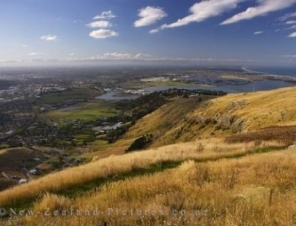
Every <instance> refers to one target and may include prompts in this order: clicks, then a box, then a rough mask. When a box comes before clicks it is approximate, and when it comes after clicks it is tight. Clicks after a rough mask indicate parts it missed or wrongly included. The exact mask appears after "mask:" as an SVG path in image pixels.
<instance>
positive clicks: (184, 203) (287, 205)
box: [0, 88, 296, 225]
mask: <svg viewBox="0 0 296 226" xmlns="http://www.w3.org/2000/svg"><path fill="white" fill-rule="evenodd" d="M295 100H296V88H285V89H279V90H273V91H267V92H254V93H247V94H229V95H226V96H224V97H219V98H216V99H208V100H205V101H203V102H200V101H198V99H195V98H176V99H174V100H172V101H171V102H169V103H167V104H165V105H163V106H162V107H160V108H159V109H157V110H156V111H154V112H152V113H151V114H149V115H147V116H145V117H144V118H142V119H141V120H139V121H138V122H137V123H136V124H135V125H134V126H133V127H131V128H130V130H129V131H128V133H126V134H125V135H124V136H123V137H122V138H121V139H120V140H119V141H118V142H117V143H115V144H113V145H111V146H110V147H109V149H107V150H106V151H103V154H100V152H97V153H95V154H96V155H97V156H96V157H95V158H93V161H92V162H91V163H88V164H85V165H82V166H79V167H73V168H69V169H66V170H63V171H61V172H56V173H51V174H49V175H46V176H44V177H41V178H39V179H36V180H34V181H31V182H29V183H28V184H24V185H21V186H15V187H13V188H11V189H8V190H5V191H2V192H0V206H2V207H4V210H5V211H6V210H8V208H10V207H11V206H12V207H14V208H17V209H27V210H33V211H34V213H39V214H33V215H31V216H26V217H21V218H20V219H19V218H17V220H18V221H17V222H18V225H39V224H43V223H44V224H45V223H48V222H49V221H50V222H54V225H293V223H294V222H295V214H296V206H295V201H296V196H295V194H294V193H295V192H294V191H295V189H296V183H295V175H294V174H295V170H296V168H295V164H294V162H295V161H296V154H295V150H294V149H293V148H295V146H294V147H293V146H292V147H291V146H290V145H292V144H295V141H296V136H295V135H294V134H296V133H295V131H296V127H295V126H294V125H296V107H295V105H293V103H294V102H295ZM145 134H153V139H154V140H153V142H152V143H151V145H150V146H149V147H147V150H145V151H138V152H132V153H128V154H124V150H125V149H124V147H127V146H128V145H129V144H130V143H131V142H132V141H133V140H134V139H136V138H137V137H139V136H142V135H145ZM113 148H114V150H113ZM108 151H109V152H108ZM3 153H4V152H3ZM112 154H113V155H112ZM114 154H116V155H114ZM40 213H43V214H41V215H40ZM45 213H46V214H45ZM27 215H28V214H27ZM8 217H9V212H6V215H5V216H4V219H6V220H7V219H8ZM5 223H7V224H9V222H8V221H5V220H4V225H5Z"/></svg>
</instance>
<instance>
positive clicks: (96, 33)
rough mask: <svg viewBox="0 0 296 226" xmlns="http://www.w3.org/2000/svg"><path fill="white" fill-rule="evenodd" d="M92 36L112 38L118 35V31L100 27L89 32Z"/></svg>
mask: <svg viewBox="0 0 296 226" xmlns="http://www.w3.org/2000/svg"><path fill="white" fill-rule="evenodd" d="M89 36H90V37H93V38H95V39H105V38H110V37H116V36H118V33H117V32H115V31H111V30H106V29H99V30H95V31H92V32H90V33H89Z"/></svg>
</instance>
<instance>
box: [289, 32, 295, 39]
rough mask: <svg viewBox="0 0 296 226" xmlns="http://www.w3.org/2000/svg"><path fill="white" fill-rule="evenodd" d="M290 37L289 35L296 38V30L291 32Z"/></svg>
mask: <svg viewBox="0 0 296 226" xmlns="http://www.w3.org/2000/svg"><path fill="white" fill-rule="evenodd" d="M288 37H289V38H296V32H293V33H292V34H290V35H289V36H288Z"/></svg>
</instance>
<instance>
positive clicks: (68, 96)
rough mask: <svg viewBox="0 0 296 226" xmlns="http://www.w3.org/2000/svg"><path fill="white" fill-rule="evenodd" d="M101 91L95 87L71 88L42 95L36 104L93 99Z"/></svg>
mask: <svg viewBox="0 0 296 226" xmlns="http://www.w3.org/2000/svg"><path fill="white" fill-rule="evenodd" d="M100 94H101V93H100V92H99V91H97V90H95V89H90V88H80V89H71V90H67V91H63V92H56V93H49V94H45V95H43V96H42V97H41V98H40V99H39V100H38V101H37V103H38V104H41V105H42V104H59V103H63V102H65V101H70V100H73V101H75V100H83V99H87V100H93V99H95V97H96V96H98V95H100Z"/></svg>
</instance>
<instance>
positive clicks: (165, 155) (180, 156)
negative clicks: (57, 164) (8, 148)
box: [0, 139, 254, 206]
mask: <svg viewBox="0 0 296 226" xmlns="http://www.w3.org/2000/svg"><path fill="white" fill-rule="evenodd" d="M199 145H203V146H204V150H203V151H202V152H201V151H200V150H199V148H198V147H199ZM253 147H254V144H252V143H250V144H247V145H240V144H231V145H226V144H224V143H223V141H221V140H220V139H210V140H201V141H195V142H191V143H184V144H178V145H170V146H166V147H161V148H158V149H154V150H149V151H144V152H135V153H131V154H126V155H122V156H110V157H109V158H105V159H100V160H98V161H94V162H92V163H89V164H86V165H83V166H79V167H75V168H69V169H66V170H63V171H61V172H58V173H52V174H49V175H47V176H45V177H43V178H40V179H37V180H34V181H31V182H30V183H28V184H24V185H20V186H17V187H13V188H11V189H9V190H6V191H3V192H0V204H1V205H2V206H4V205H6V206H7V205H16V204H17V203H18V202H19V201H20V200H26V199H32V198H35V197H37V196H39V195H42V194H43V193H44V192H57V191H61V190H65V189H68V188H73V187H75V186H78V185H81V184H84V183H88V182H91V181H94V180H97V179H101V178H108V177H110V176H114V175H117V174H122V173H128V172H132V171H133V170H135V169H143V168H147V167H149V166H151V165H152V164H156V163H160V162H165V161H184V160H188V159H195V160H199V161H204V160H215V159H218V158H224V157H231V156H236V155H243V154H247V153H249V151H250V150H251V149H252V148H253Z"/></svg>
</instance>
